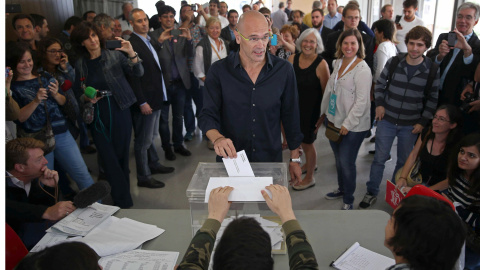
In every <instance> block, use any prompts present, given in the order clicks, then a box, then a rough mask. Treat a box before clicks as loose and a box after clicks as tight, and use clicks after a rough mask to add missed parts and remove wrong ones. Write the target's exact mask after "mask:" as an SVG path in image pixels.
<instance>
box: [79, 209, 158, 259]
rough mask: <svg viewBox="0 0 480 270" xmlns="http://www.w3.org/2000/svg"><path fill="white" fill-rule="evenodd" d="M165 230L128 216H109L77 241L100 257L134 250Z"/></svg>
mask: <svg viewBox="0 0 480 270" xmlns="http://www.w3.org/2000/svg"><path fill="white" fill-rule="evenodd" d="M164 231H165V230H163V229H160V228H158V227H157V226H155V225H150V224H145V223H142V222H138V221H135V220H132V219H129V218H121V219H119V218H116V217H110V219H109V220H107V221H106V222H104V223H102V224H101V225H100V226H98V227H97V228H95V229H94V230H93V231H92V232H90V233H89V234H88V235H87V236H85V237H84V238H82V239H79V240H77V241H79V242H84V243H85V244H87V245H89V246H90V247H91V248H92V249H93V250H95V251H96V252H97V254H98V255H99V256H101V257H103V256H108V255H112V254H117V253H121V252H125V251H129V250H134V249H136V248H138V247H139V246H140V245H142V244H143V243H144V242H146V241H148V240H151V239H153V238H155V237H157V236H159V235H160V234H162V233H163V232H164Z"/></svg>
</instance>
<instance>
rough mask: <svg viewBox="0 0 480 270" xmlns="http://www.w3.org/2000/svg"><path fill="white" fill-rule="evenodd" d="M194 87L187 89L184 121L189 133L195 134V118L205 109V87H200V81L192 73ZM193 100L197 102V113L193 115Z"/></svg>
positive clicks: (191, 79) (191, 78)
mask: <svg viewBox="0 0 480 270" xmlns="http://www.w3.org/2000/svg"><path fill="white" fill-rule="evenodd" d="M190 81H191V82H192V87H190V89H187V91H186V96H185V108H184V113H183V114H184V121H185V129H186V130H187V134H188V133H194V132H195V117H197V118H198V116H199V115H200V112H201V111H202V108H203V86H200V84H199V83H198V79H197V78H196V77H195V75H193V73H192V72H190ZM192 99H193V102H195V107H196V112H195V114H194V113H193V106H192Z"/></svg>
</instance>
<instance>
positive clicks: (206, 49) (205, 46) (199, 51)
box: [193, 17, 228, 110]
mask: <svg viewBox="0 0 480 270" xmlns="http://www.w3.org/2000/svg"><path fill="white" fill-rule="evenodd" d="M221 27H222V26H221V24H220V20H218V18H216V17H210V18H208V20H207V25H206V26H205V30H206V31H207V37H206V38H205V37H204V38H203V39H202V40H201V41H200V42H199V43H198V45H197V48H196V49H195V59H194V60H193V73H194V74H195V77H197V78H198V80H199V81H200V85H201V86H203V85H204V82H205V77H206V75H207V72H208V69H209V68H210V66H211V65H212V64H213V63H215V62H216V61H218V60H220V59H223V58H225V57H227V55H228V43H227V42H226V41H225V40H223V39H222V38H221V37H220V32H221V31H222V28H221ZM197 110H198V108H197Z"/></svg>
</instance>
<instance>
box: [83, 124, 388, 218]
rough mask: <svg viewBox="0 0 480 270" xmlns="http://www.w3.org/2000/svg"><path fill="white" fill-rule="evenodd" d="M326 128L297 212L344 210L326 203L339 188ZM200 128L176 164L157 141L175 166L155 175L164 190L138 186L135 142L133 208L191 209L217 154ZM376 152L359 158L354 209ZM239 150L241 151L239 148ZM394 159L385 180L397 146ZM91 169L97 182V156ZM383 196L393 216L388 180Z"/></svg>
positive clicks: (90, 159)
mask: <svg viewBox="0 0 480 270" xmlns="http://www.w3.org/2000/svg"><path fill="white" fill-rule="evenodd" d="M324 132H325V130H324V129H323V127H322V128H321V129H320V130H319V136H318V139H317V141H316V142H315V147H316V149H317V164H318V170H317V171H316V172H315V174H314V177H315V179H316V185H315V186H314V187H313V188H310V189H307V190H304V191H294V190H292V189H290V190H291V196H292V200H293V207H294V209H329V210H331V209H340V208H341V207H342V205H343V203H342V200H333V201H332V200H326V199H325V198H324V196H325V194H327V193H328V192H331V191H333V190H334V189H336V188H337V179H336V177H337V175H336V170H335V163H334V162H335V160H334V158H333V152H332V150H331V148H330V145H329V143H328V140H327V139H326V138H325V136H324ZM199 134H200V132H199V130H198V129H197V132H196V136H195V137H194V139H193V141H190V142H186V143H185V145H186V147H187V148H188V149H189V150H190V151H191V152H192V155H191V156H190V157H183V156H180V155H178V154H177V159H176V160H175V161H167V160H165V158H164V152H163V150H162V149H161V147H160V138H157V140H156V141H155V145H156V146H158V147H157V150H158V151H159V155H160V157H161V163H162V164H163V165H166V166H173V167H175V172H173V173H171V174H165V175H161V174H158V175H154V178H156V179H158V180H161V181H163V182H164V183H165V184H166V186H165V187H164V188H162V189H148V188H139V187H137V185H136V184H137V182H136V180H137V179H136V167H135V157H134V152H133V141H132V144H131V150H130V170H131V173H130V181H131V193H132V197H133V201H134V206H133V208H138V209H188V208H189V203H188V200H187V197H186V189H187V186H188V184H189V183H190V179H191V178H192V175H193V173H194V171H195V168H196V166H197V164H198V162H215V153H214V151H211V150H209V149H207V146H206V141H204V140H202V138H201V137H200V135H199ZM373 149H374V143H370V142H369V139H365V141H364V143H363V144H362V147H361V148H360V152H359V155H358V159H357V189H356V192H355V203H354V208H355V209H357V207H358V204H359V203H360V201H361V200H362V198H363V195H364V194H365V192H366V186H365V183H366V182H367V181H368V178H369V173H370V165H371V163H372V161H373V155H371V154H368V151H369V150H373ZM237 150H239V149H237ZM283 155H284V160H288V158H289V152H288V151H284V153H283ZM392 157H393V160H392V161H390V162H388V163H386V168H385V173H384V179H386V178H388V179H390V177H391V176H392V172H393V169H394V166H395V161H396V143H395V144H394V147H393V149H392ZM84 158H85V160H86V163H87V166H88V167H89V168H90V169H92V174H93V175H94V179H96V178H97V175H98V169H97V162H96V155H84ZM380 190H381V192H380V194H379V197H378V200H377V203H376V204H375V205H374V206H373V207H372V208H373V209H380V210H383V211H386V212H387V213H391V212H392V209H391V207H390V206H389V205H388V204H387V203H386V202H385V199H384V197H385V180H384V181H382V184H381V187H380Z"/></svg>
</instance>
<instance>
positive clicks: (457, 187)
mask: <svg viewBox="0 0 480 270" xmlns="http://www.w3.org/2000/svg"><path fill="white" fill-rule="evenodd" d="M470 188H471V185H470V182H469V181H468V180H467V179H466V178H465V177H464V176H463V175H460V176H458V177H457V179H455V183H454V184H453V185H452V186H449V187H448V192H449V193H450V195H451V196H452V198H453V200H454V201H455V202H458V203H460V206H458V207H456V209H457V212H458V215H459V216H460V217H461V218H462V220H463V221H465V222H466V223H468V224H470V225H471V226H472V227H474V228H475V226H476V223H477V219H478V217H479V214H478V213H474V212H472V211H470V210H469V209H467V208H468V207H469V206H470V205H471V204H472V203H473V202H476V201H480V192H477V193H475V194H473V195H470V194H468V191H469V189H470Z"/></svg>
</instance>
